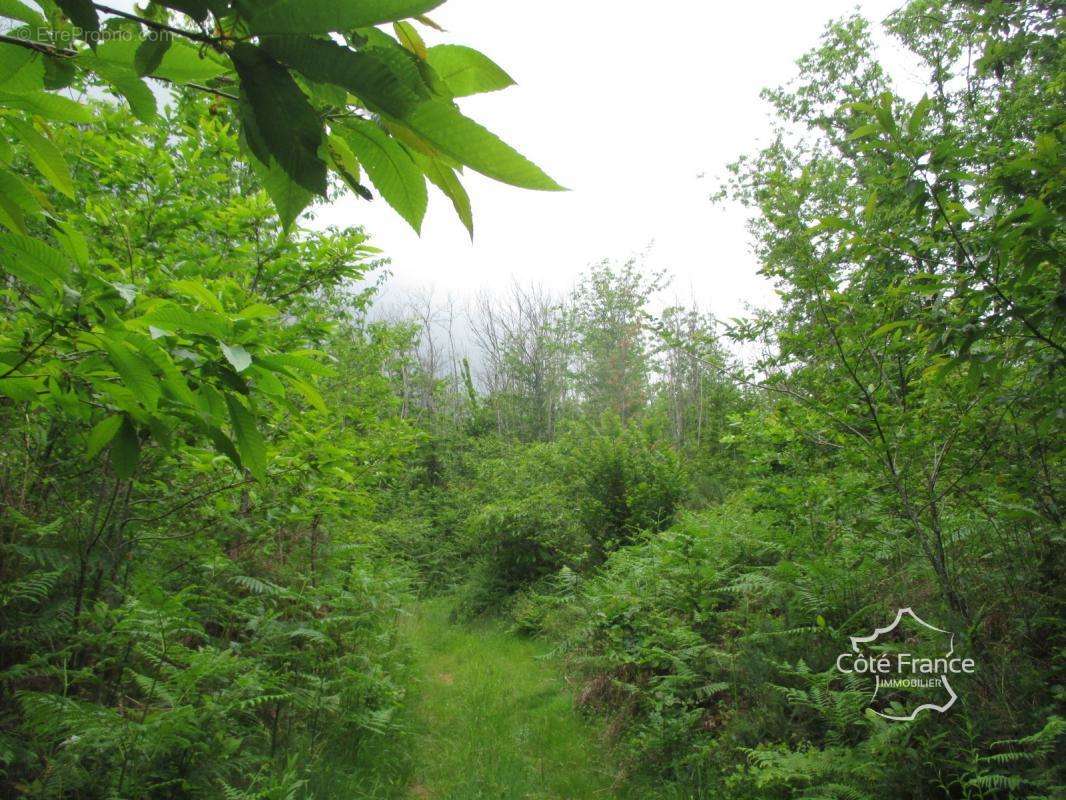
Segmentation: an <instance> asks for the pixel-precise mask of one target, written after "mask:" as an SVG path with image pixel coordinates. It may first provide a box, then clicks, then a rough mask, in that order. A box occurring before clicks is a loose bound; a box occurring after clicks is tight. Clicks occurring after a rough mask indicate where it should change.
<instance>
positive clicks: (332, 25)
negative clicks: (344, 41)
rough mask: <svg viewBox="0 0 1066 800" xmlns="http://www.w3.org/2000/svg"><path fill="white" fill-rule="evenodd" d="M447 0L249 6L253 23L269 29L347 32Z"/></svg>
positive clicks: (313, 0)
mask: <svg viewBox="0 0 1066 800" xmlns="http://www.w3.org/2000/svg"><path fill="white" fill-rule="evenodd" d="M442 2H444V0H275V2H273V3H258V4H256V5H254V6H252V7H250V8H249V9H248V24H249V27H251V29H252V30H253V31H254V32H255V33H259V34H265V33H330V32H334V31H335V32H339V33H347V32H348V31H350V30H352V29H353V28H365V27H369V26H371V25H380V24H382V23H385V22H394V21H396V20H398V19H406V18H408V17H414V16H417V15H419V14H424V13H426V12H427V11H432V10H433V9H434V8H436V7H437V6H439V5H441V3H442Z"/></svg>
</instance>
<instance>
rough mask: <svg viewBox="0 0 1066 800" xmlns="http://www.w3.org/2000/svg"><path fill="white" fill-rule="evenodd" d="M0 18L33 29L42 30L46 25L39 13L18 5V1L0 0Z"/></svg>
mask: <svg viewBox="0 0 1066 800" xmlns="http://www.w3.org/2000/svg"><path fill="white" fill-rule="evenodd" d="M0 17H7V18H8V19H17V20H18V21H19V22H25V23H26V24H27V25H32V26H33V27H35V28H43V27H45V26H47V24H48V23H47V22H46V21H45V19H44V17H42V16H41V15H40V13H38V12H37V11H36V10H34V9H32V8H30V7H29V6H27V5H24V4H23V3H20V2H19V0H0Z"/></svg>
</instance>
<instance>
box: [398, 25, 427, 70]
mask: <svg viewBox="0 0 1066 800" xmlns="http://www.w3.org/2000/svg"><path fill="white" fill-rule="evenodd" d="M392 30H393V32H394V33H395V34H396V38H397V40H399V42H400V44H402V45H403V46H404V48H405V49H407V50H410V51H411V52H412V53H414V54H415V55H416V56H418V57H419V58H420V59H422V60H423V61H425V60H426V59H427V58H429V50H428V48H427V47H426V43H425V41H424V40H423V39H422V36H421V35H420V34H419V32H418V31H417V30H415V26H414V25H412V24H411V23H410V22H403V21H400V22H394V23H392Z"/></svg>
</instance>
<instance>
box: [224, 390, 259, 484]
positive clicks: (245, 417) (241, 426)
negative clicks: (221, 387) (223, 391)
mask: <svg viewBox="0 0 1066 800" xmlns="http://www.w3.org/2000/svg"><path fill="white" fill-rule="evenodd" d="M226 406H227V408H228V409H229V416H230V424H231V425H232V426H233V435H234V436H235V437H236V439H237V452H238V453H240V456H241V463H242V464H243V465H244V466H245V467H247V468H248V471H249V472H251V473H252V475H253V476H254V477H255V479H256V480H260V481H262V480H265V479H266V464H267V456H266V442H264V441H263V436H262V434H261V433H260V432H259V428H258V427H256V424H255V417H254V416H253V414H252V412H251V411H249V410H248V408H247V407H246V406H245V405H244V402H243V401H241V400H240V399H238V398H237V397H235V396H233V395H231V394H227V395H226Z"/></svg>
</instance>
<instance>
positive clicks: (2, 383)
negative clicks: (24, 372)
mask: <svg viewBox="0 0 1066 800" xmlns="http://www.w3.org/2000/svg"><path fill="white" fill-rule="evenodd" d="M0 395H4V396H5V397H10V398H11V399H12V400H14V401H15V402H16V403H32V402H33V401H34V400H36V399H37V384H36V383H34V382H33V381H32V380H31V379H29V378H18V377H15V376H14V375H9V376H7V377H6V378H0Z"/></svg>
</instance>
